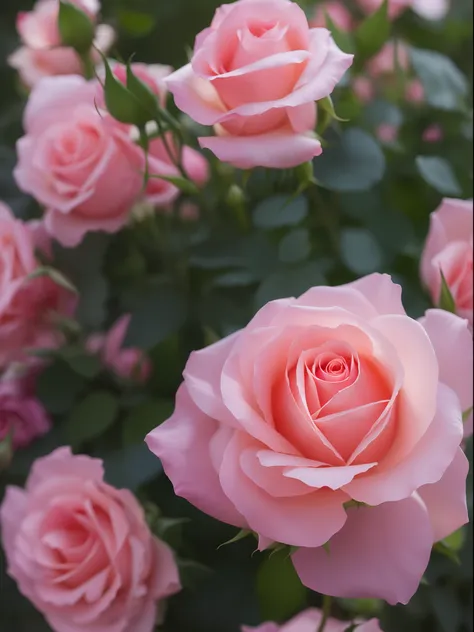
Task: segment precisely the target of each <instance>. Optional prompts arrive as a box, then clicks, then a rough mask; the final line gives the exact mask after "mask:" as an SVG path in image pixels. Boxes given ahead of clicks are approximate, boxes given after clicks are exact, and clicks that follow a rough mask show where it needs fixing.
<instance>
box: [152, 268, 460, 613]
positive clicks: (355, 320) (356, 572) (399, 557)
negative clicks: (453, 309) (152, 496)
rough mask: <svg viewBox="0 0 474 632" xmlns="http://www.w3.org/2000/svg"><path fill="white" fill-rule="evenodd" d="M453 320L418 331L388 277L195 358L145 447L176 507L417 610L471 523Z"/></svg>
mask: <svg viewBox="0 0 474 632" xmlns="http://www.w3.org/2000/svg"><path fill="white" fill-rule="evenodd" d="M446 318H448V319H449V323H450V324H451V325H450V326H449V327H446V322H445V324H444V326H443V327H439V326H434V327H426V328H425V327H423V324H422V323H419V322H417V321H415V320H413V319H412V318H410V317H409V316H407V314H406V312H405V310H404V308H403V305H402V302H401V288H400V286H398V285H396V284H394V283H393V282H392V281H391V279H390V277H389V276H387V275H378V274H374V275H370V276H367V277H364V278H362V279H359V280H358V281H356V282H354V283H351V284H348V285H343V286H340V287H315V288H312V289H310V290H309V291H308V292H306V293H305V294H303V295H302V296H301V297H299V298H298V299H294V298H289V299H281V300H277V301H272V302H270V303H268V304H267V305H266V306H264V307H263V308H262V309H261V310H260V311H259V312H258V313H257V314H256V315H255V317H254V318H253V319H252V320H251V321H250V323H249V324H248V325H247V327H245V328H244V329H243V330H241V331H238V332H236V333H234V334H232V335H231V336H229V337H227V338H224V339H223V340H221V341H219V342H217V343H216V344H213V345H210V346H208V347H207V348H205V349H202V350H200V351H197V352H194V353H192V354H191V356H190V358H189V360H188V363H187V365H186V368H185V371H184V382H183V384H182V385H181V386H180V388H179V390H178V393H177V398H176V409H175V412H174V414H173V415H172V417H171V418H170V419H169V420H168V421H166V422H165V423H164V424H162V425H161V426H159V427H158V428H156V429H155V430H153V431H152V432H151V433H150V434H149V435H148V436H147V439H146V441H147V444H148V446H149V448H150V449H151V451H152V452H154V453H155V454H156V455H157V456H158V457H160V459H161V461H162V464H163V467H164V469H165V472H166V474H167V475H168V477H169V478H170V480H171V482H172V483H173V486H174V489H175V492H176V494H177V495H179V496H183V497H185V498H186V499H187V500H189V501H190V502H191V503H193V504H194V505H196V506H197V507H198V508H199V509H201V510H202V511H205V512H206V513H208V514H210V515H212V516H214V517H215V518H217V519H219V520H222V521H224V522H228V523H230V524H233V525H236V526H238V527H241V528H244V529H249V530H252V531H254V532H255V533H256V534H257V535H258V537H259V548H260V549H264V548H267V547H269V546H270V545H271V544H272V543H274V542H278V543H283V544H288V545H291V546H296V547H299V548H298V550H297V551H296V552H295V553H294V554H293V556H292V559H293V563H294V565H295V568H296V570H297V572H298V574H299V576H300V578H301V580H302V581H303V583H304V584H305V585H306V586H308V587H309V588H311V589H313V590H316V591H318V592H320V593H323V594H329V595H334V596H340V597H348V598H352V597H354V598H356V597H358V598H382V599H385V600H386V601H388V602H389V603H397V602H402V603H406V602H407V601H408V600H409V599H410V598H411V596H412V595H413V594H414V592H415V591H416V589H417V587H418V584H419V582H420V580H421V577H422V575H423V573H424V571H425V569H426V566H427V564H428V560H429V557H430V552H431V548H432V545H433V543H434V542H436V541H438V540H439V539H442V538H444V537H446V536H447V535H448V534H449V533H451V532H452V531H454V530H456V529H458V528H459V527H460V526H461V525H462V524H464V523H465V522H467V520H468V517H467V509H466V490H465V479H466V475H467V470H468V462H467V459H466V457H465V456H464V453H463V451H462V449H461V448H460V443H461V441H462V438H463V424H462V409H463V406H464V405H461V402H460V395H459V393H458V388H460V385H459V383H458V382H457V381H455V380H449V381H448V379H446V381H443V372H442V371H441V366H440V365H441V362H442V361H443V360H441V361H440V358H439V357H438V356H437V348H438V346H439V345H440V344H441V343H440V342H439V340H438V337H441V338H442V339H443V341H442V343H443V345H446V347H445V348H444V349H445V350H447V349H449V353H450V354H452V355H451V356H450V358H455V359H456V360H452V361H459V362H460V363H461V362H462V366H463V368H464V360H461V359H464V358H465V357H466V354H467V350H466V348H465V344H464V338H465V336H462V335H459V330H460V329H462V328H464V329H466V328H467V323H466V322H465V321H463V320H462V319H459V318H458V317H457V316H455V315H454V314H448V315H447V317H446ZM448 341H449V342H448ZM462 370H463V369H459V371H458V373H460V372H461V371H462ZM471 397H472V392H471ZM471 401H472V400H471ZM425 490H428V492H426V494H427V495H428V496H429V498H425ZM327 543H329V551H330V552H329V553H328V551H327V546H325V545H326V544H327ZM361 568H363V569H364V572H363V573H361Z"/></svg>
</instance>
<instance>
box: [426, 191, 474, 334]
mask: <svg viewBox="0 0 474 632" xmlns="http://www.w3.org/2000/svg"><path fill="white" fill-rule="evenodd" d="M472 234H473V203H472V200H454V199H445V200H443V202H442V203H441V206H440V207H439V208H438V209H437V210H436V211H434V212H433V213H431V218H430V230H429V233H428V238H427V240H426V244H425V248H424V251H423V255H422V258H421V267H420V274H421V279H422V281H423V283H424V284H425V286H426V287H427V288H428V291H429V293H430V295H431V298H432V299H433V302H434V303H435V304H436V305H437V304H438V302H439V297H440V291H441V271H442V272H443V274H444V277H445V279H446V282H447V284H448V287H449V289H450V291H451V294H452V295H453V298H454V303H455V305H456V312H457V313H458V314H459V315H460V316H462V318H467V320H468V321H469V323H470V325H471V327H472V322H473V319H472V309H473V287H472V283H473V275H472V252H473V251H472V246H473V241H472Z"/></svg>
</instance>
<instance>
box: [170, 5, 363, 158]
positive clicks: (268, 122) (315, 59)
mask: <svg viewBox="0 0 474 632" xmlns="http://www.w3.org/2000/svg"><path fill="white" fill-rule="evenodd" d="M351 63H352V55H347V54H345V53H343V52H342V51H341V50H340V49H339V48H338V47H337V46H336V44H335V43H334V41H333V39H332V37H331V34H330V33H329V31H328V30H327V29H320V28H315V29H310V28H309V26H308V21H307V19H306V16H305V14H304V12H303V11H302V9H300V7H298V5H296V4H295V3H294V2H289V1H288V0H240V1H239V2H236V3H234V4H228V5H223V6H222V7H220V9H219V10H218V11H217V12H216V14H215V16H214V19H213V21H212V23H211V26H210V27H209V28H207V29H205V30H204V31H202V32H201V33H200V34H199V35H198V36H197V38H196V42H195V46H194V52H193V56H192V59H191V62H190V63H189V64H187V65H186V66H184V67H183V68H180V69H179V70H177V71H176V72H174V73H173V74H171V75H170V76H169V77H167V79H166V84H167V86H168V88H169V90H170V91H171V92H172V94H173V96H174V98H175V101H176V105H177V106H178V107H179V108H180V109H181V110H182V111H183V112H185V113H186V114H188V115H189V116H190V117H191V118H192V119H194V120H195V121H196V122H197V123H200V124H202V125H212V126H214V130H215V132H216V135H215V136H212V137H201V138H200V139H199V142H200V145H201V147H203V148H207V149H210V150H211V151H212V152H213V153H214V154H215V155H216V156H217V157H218V158H219V160H223V161H225V162H229V163H231V164H232V165H234V166H236V167H239V168H242V169H248V168H251V167H257V166H262V167H272V168H279V169H284V168H289V167H294V166H296V165H299V164H301V163H302V162H305V161H307V160H310V159H311V158H313V157H314V156H317V155H319V154H320V153H321V144H320V142H319V141H318V140H317V139H316V137H315V136H314V134H313V132H314V128H315V125H316V105H315V101H318V100H320V99H324V98H325V97H327V96H329V95H330V94H331V92H332V91H333V90H334V87H335V85H336V84H337V82H338V81H339V80H340V79H341V78H342V76H343V75H344V73H345V71H346V70H347V69H348V68H349V67H350V65H351Z"/></svg>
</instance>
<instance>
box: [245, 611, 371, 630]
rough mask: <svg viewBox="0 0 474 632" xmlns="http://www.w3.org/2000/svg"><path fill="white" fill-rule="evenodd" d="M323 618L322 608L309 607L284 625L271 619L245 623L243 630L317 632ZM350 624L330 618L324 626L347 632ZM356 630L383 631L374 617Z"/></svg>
mask: <svg viewBox="0 0 474 632" xmlns="http://www.w3.org/2000/svg"><path fill="white" fill-rule="evenodd" d="M321 619H322V612H321V611H320V610H317V609H316V608H309V609H308V610H305V611H304V612H300V614H298V615H297V616H296V617H293V619H291V620H290V621H288V622H287V623H284V624H283V625H278V624H277V623H273V622H270V621H268V622H267V623H262V624H261V625H258V626H257V627H256V628H254V627H251V626H247V625H244V626H243V627H242V632H316V630H317V629H318V626H319V625H320V623H321ZM350 625H351V623H350V621H338V620H337V619H332V618H330V619H328V620H327V622H326V624H325V626H324V632H346V630H347V629H348V628H349V627H350ZM354 632H381V629H380V627H379V624H378V621H377V620H376V619H372V620H371V621H366V622H365V623H362V624H360V625H358V626H356V628H355V629H354Z"/></svg>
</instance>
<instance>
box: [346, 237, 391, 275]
mask: <svg viewBox="0 0 474 632" xmlns="http://www.w3.org/2000/svg"><path fill="white" fill-rule="evenodd" d="M341 258H342V260H343V261H344V263H345V264H346V266H347V267H348V268H349V270H351V272H354V273H355V274H357V275H363V274H370V273H371V272H376V271H377V270H379V269H380V267H381V266H382V262H383V253H382V250H381V249H380V246H379V245H378V243H377V241H376V240H375V238H374V237H373V235H372V234H371V233H370V232H369V231H368V230H365V229H364V228H345V229H344V230H343V231H342V233H341Z"/></svg>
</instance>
